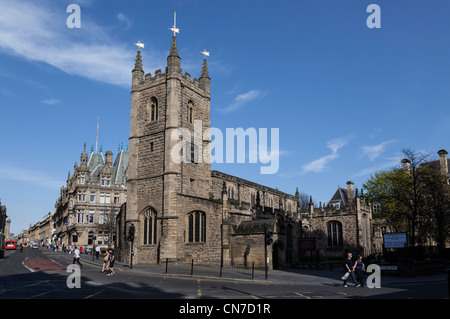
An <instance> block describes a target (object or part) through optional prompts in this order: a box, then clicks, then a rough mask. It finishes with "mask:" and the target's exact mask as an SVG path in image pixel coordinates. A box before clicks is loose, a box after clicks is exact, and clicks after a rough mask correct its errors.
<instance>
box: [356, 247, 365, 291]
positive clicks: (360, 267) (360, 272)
mask: <svg viewBox="0 0 450 319" xmlns="http://www.w3.org/2000/svg"><path fill="white" fill-rule="evenodd" d="M354 268H355V270H356V278H357V279H358V281H359V284H358V286H356V287H364V277H363V275H364V274H363V272H364V263H363V262H362V256H361V255H358V259H356V262H355V267H354Z"/></svg>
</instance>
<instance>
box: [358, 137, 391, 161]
mask: <svg viewBox="0 0 450 319" xmlns="http://www.w3.org/2000/svg"><path fill="white" fill-rule="evenodd" d="M395 142H396V140H389V141H385V142H382V143H380V144H377V145H373V146H363V147H362V154H361V157H364V156H366V155H367V156H368V157H369V159H370V160H371V161H373V160H374V159H375V158H377V157H378V156H380V155H381V154H382V153H383V152H384V151H385V150H386V147H387V146H388V145H389V144H391V143H395Z"/></svg>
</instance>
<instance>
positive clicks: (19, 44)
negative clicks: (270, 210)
mask: <svg viewBox="0 0 450 319" xmlns="http://www.w3.org/2000/svg"><path fill="white" fill-rule="evenodd" d="M371 3H376V4H378V5H379V6H380V8H381V28H380V29H369V28H368V27H367V25H366V19H367V17H368V16H369V15H370V13H367V12H366V8H367V6H368V5H369V4H371ZM69 4H78V5H79V6H80V8H81V28H79V29H77V28H73V29H70V28H68V27H67V25H66V19H67V17H68V16H69V15H70V13H67V12H66V9H67V6H68V5H69ZM174 10H176V11H177V27H179V28H180V33H179V34H178V36H177V43H178V50H179V55H180V57H181V66H182V69H183V71H187V72H189V73H190V74H191V76H192V77H199V76H200V72H201V64H202V58H203V55H202V54H201V53H200V52H201V51H202V50H203V49H206V50H207V51H209V52H210V53H211V55H210V56H209V57H208V66H209V74H210V77H211V125H212V126H213V127H217V128H219V129H221V130H223V131H224V132H225V129H226V128H238V127H242V128H244V129H245V128H250V127H254V128H256V129H258V128H268V129H270V128H279V135H280V137H279V145H280V158H279V159H280V166H279V170H278V173H277V174H272V175H263V174H260V167H261V163H257V164H214V165H213V169H216V170H220V171H223V172H225V173H229V174H232V175H236V176H239V177H242V178H245V179H248V180H251V181H255V182H258V183H261V184H264V185H267V186H271V187H278V188H279V189H280V190H282V191H285V192H288V193H291V194H293V193H294V192H295V189H296V187H298V188H299V191H300V192H305V193H308V194H310V195H312V196H313V199H314V200H315V201H317V202H319V201H322V202H327V201H328V200H329V199H330V198H331V196H332V195H333V193H334V191H335V190H336V188H337V187H338V186H339V185H340V186H343V187H345V184H346V182H347V181H348V180H352V181H354V182H355V187H357V188H361V187H362V184H363V183H364V181H365V180H366V179H367V178H368V177H370V175H371V174H373V173H374V172H376V171H378V170H382V169H388V168H391V167H393V166H396V165H398V163H399V160H400V159H401V149H402V148H412V149H415V150H419V151H425V152H430V153H431V154H432V156H433V157H436V156H437V155H436V152H437V151H438V150H439V149H442V148H444V149H447V150H449V149H450V147H449V144H448V136H449V133H450V124H449V123H450V112H449V111H448V104H449V100H450V90H449V89H448V88H449V84H450V64H449V62H448V61H449V56H450V55H449V53H450V47H449V45H450V41H448V34H449V30H450V21H449V19H448V12H450V3H449V2H448V1H432V2H430V1H424V0H422V1H411V0H409V1H400V0H398V1H381V0H371V1H364V0H338V1H336V0H317V1H305V0H298V1H285V0H279V1H261V0H259V1H253V0H252V1H233V0H231V1H206V0H185V1H181V0H169V1H153V0H152V1H143V0H133V1H127V2H124V1H101V0H97V1H94V0H68V1H65V0H64V1H63V0H27V1H20V0H0V118H1V125H0V134H1V135H0V136H1V148H2V155H1V156H0V198H1V201H2V204H3V205H6V206H7V209H8V212H7V213H8V215H9V216H10V217H11V219H12V224H11V231H12V232H13V233H16V234H17V233H19V232H20V231H22V230H23V229H25V228H26V227H28V226H29V225H30V224H35V223H36V222H38V221H39V220H42V218H43V216H44V215H46V214H47V213H48V212H50V211H52V210H53V208H54V204H55V201H56V200H57V198H58V196H59V190H60V187H61V186H64V185H65V181H66V178H67V174H68V172H69V171H70V172H71V173H73V165H74V163H75V162H76V161H78V162H79V159H80V153H81V152H82V151H83V144H84V143H85V142H86V144H87V148H88V150H90V148H91V146H92V145H94V144H95V139H96V129H97V118H100V130H99V147H100V145H101V146H102V149H103V151H107V150H111V151H112V152H113V153H114V156H115V155H116V154H117V151H118V147H119V145H120V144H121V143H123V144H124V148H126V146H127V141H128V137H129V111H130V83H131V81H130V78H131V70H132V68H133V66H134V59H135V55H136V46H134V45H133V43H135V42H136V41H138V40H140V41H141V42H143V43H144V44H145V48H144V49H143V50H142V57H143V64H144V70H145V72H146V73H148V72H151V73H152V74H154V71H155V70H156V69H162V70H164V68H165V65H166V58H167V55H168V52H169V46H170V41H171V36H172V33H171V31H169V30H168V28H169V27H171V26H172V24H173V12H174Z"/></svg>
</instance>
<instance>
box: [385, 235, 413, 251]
mask: <svg viewBox="0 0 450 319" xmlns="http://www.w3.org/2000/svg"><path fill="white" fill-rule="evenodd" d="M383 238H384V248H404V247H406V245H407V241H406V233H386V234H383Z"/></svg>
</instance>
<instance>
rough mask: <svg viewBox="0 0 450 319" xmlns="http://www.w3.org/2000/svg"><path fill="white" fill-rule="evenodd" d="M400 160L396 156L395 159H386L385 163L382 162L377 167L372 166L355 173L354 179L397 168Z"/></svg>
mask: <svg viewBox="0 0 450 319" xmlns="http://www.w3.org/2000/svg"><path fill="white" fill-rule="evenodd" d="M401 159H402V156H400V155H399V156H396V157H390V158H386V162H384V163H382V164H379V165H375V166H372V167H368V168H365V169H363V170H361V171H359V172H358V173H356V174H355V177H361V176H367V175H372V174H374V173H376V172H379V171H383V170H386V169H391V168H394V167H398V166H399V163H400V161H401Z"/></svg>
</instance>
